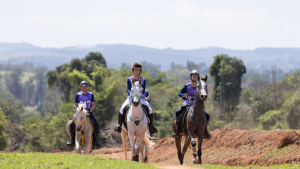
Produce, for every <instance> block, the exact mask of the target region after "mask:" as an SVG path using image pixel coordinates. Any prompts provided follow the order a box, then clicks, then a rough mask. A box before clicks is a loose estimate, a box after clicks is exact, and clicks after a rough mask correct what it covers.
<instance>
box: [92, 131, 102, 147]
mask: <svg viewBox="0 0 300 169" xmlns="http://www.w3.org/2000/svg"><path fill="white" fill-rule="evenodd" d="M93 146H95V147H97V148H100V147H101V143H100V142H99V141H98V140H97V136H95V134H94V136H93Z"/></svg>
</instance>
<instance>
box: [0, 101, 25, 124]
mask: <svg viewBox="0 0 300 169" xmlns="http://www.w3.org/2000/svg"><path fill="white" fill-rule="evenodd" d="M0 108H1V109H2V111H3V113H4V115H5V116H6V119H7V120H9V121H10V122H12V123H19V122H21V120H22V119H21V115H22V113H23V112H24V111H25V110H24V105H23V104H22V103H20V102H17V103H15V100H14V99H3V98H0Z"/></svg>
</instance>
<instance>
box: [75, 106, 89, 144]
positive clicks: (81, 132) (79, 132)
mask: <svg viewBox="0 0 300 169" xmlns="http://www.w3.org/2000/svg"><path fill="white" fill-rule="evenodd" d="M78 113H81V112H78ZM82 113H83V112H82ZM84 117H85V118H86V115H84V116H83V118H84ZM85 121H88V123H87V125H86V122H85V123H84V124H83V122H77V121H75V120H74V122H75V124H76V123H79V124H82V125H81V126H80V128H81V127H82V126H84V125H86V128H85V130H84V131H78V132H77V133H78V134H81V146H82V149H83V135H84V133H85V132H86V131H87V129H88V128H89V124H90V121H89V120H85Z"/></svg>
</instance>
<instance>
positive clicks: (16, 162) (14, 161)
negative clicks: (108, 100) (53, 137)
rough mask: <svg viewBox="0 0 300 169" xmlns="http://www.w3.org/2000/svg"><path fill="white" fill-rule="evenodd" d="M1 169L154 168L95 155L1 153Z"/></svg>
mask: <svg viewBox="0 0 300 169" xmlns="http://www.w3.org/2000/svg"><path fill="white" fill-rule="evenodd" d="M0 168H59V169H71V168H72V169H73V168H80V169H83V168H112V169H114V168H143V169H144V168H145V169H152V168H156V167H154V166H151V165H148V164H144V163H136V162H132V161H128V160H121V159H110V158H105V157H98V156H94V155H78V154H55V153H24V154H19V153H0Z"/></svg>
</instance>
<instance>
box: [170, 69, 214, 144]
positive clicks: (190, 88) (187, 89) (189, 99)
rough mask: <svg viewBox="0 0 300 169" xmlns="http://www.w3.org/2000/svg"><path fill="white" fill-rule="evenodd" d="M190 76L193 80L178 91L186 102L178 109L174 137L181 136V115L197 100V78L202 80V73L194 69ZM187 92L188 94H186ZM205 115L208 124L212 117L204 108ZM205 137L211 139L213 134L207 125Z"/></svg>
mask: <svg viewBox="0 0 300 169" xmlns="http://www.w3.org/2000/svg"><path fill="white" fill-rule="evenodd" d="M190 78H191V82H189V83H187V84H185V85H184V86H183V88H182V89H181V91H180V92H179V93H178V96H179V97H182V99H184V103H183V106H180V107H179V108H178V109H177V111H176V126H177V127H176V128H177V131H176V132H175V133H173V137H177V136H180V133H181V132H182V131H181V121H180V116H181V114H182V112H184V111H185V110H186V109H187V107H188V106H190V105H192V104H193V103H194V100H195V98H194V97H195V94H196V87H197V80H198V81H199V80H200V75H199V72H198V70H192V71H191V73H190ZM184 94H186V95H184ZM204 115H205V117H206V120H207V124H208V121H209V118H210V115H209V114H208V113H207V112H206V111H205V110H204ZM204 138H205V139H210V138H211V135H210V134H209V133H208V130H207V125H206V128H205V133H204Z"/></svg>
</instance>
